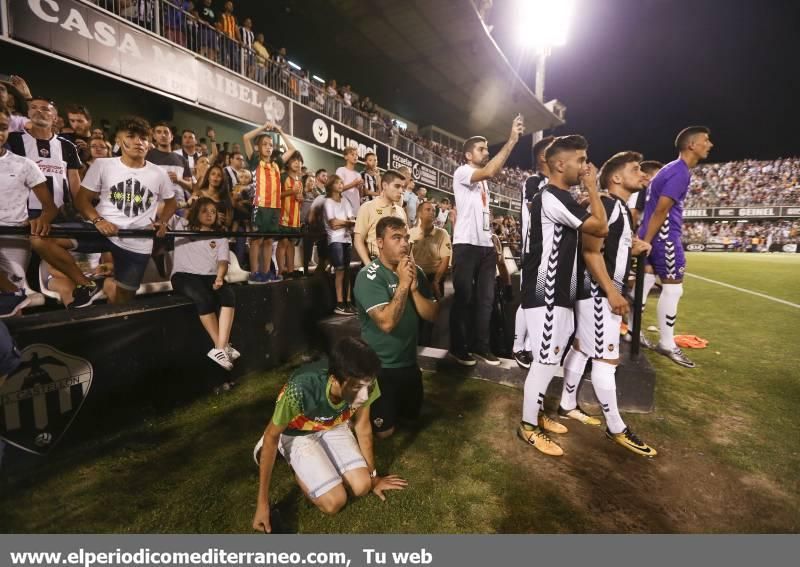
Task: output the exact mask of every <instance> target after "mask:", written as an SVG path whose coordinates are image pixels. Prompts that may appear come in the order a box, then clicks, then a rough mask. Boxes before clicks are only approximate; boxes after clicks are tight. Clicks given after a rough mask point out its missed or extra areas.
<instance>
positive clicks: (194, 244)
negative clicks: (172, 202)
mask: <svg viewBox="0 0 800 567" xmlns="http://www.w3.org/2000/svg"><path fill="white" fill-rule="evenodd" d="M187 228H188V223H187V222H186V219H180V220H179V221H178V222H177V223H176V225H175V229H176V230H187ZM229 261H230V251H229V249H228V239H227V238H203V237H201V236H191V237H189V236H178V237H176V238H175V264H174V265H173V266H172V273H173V274H175V273H177V272H182V273H184V274H197V275H201V276H215V275H216V274H217V262H229Z"/></svg>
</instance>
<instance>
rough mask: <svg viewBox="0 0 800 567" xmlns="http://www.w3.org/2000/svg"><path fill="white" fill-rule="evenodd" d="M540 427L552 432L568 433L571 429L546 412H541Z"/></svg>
mask: <svg viewBox="0 0 800 567" xmlns="http://www.w3.org/2000/svg"><path fill="white" fill-rule="evenodd" d="M539 427H541V428H542V429H544V430H545V431H549V432H550V433H566V432H567V431H569V429H567V427H566V426H565V425H563V424H561V423H559V422H557V421H556V420H555V419H553V418H552V417H550V416H549V415H547V414H546V413H544V412H542V413H540V414H539Z"/></svg>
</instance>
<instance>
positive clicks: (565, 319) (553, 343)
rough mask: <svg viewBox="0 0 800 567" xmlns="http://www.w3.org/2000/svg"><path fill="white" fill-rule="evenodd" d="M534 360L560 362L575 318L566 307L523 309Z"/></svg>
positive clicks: (546, 362)
mask: <svg viewBox="0 0 800 567" xmlns="http://www.w3.org/2000/svg"><path fill="white" fill-rule="evenodd" d="M523 311H524V312H525V322H526V323H527V325H528V337H529V339H530V341H531V352H532V353H533V357H534V360H535V361H536V362H538V363H540V364H561V359H562V358H563V357H564V351H565V350H566V349H567V345H568V344H569V339H570V338H571V337H572V333H573V332H574V331H575V319H574V315H573V313H572V309H569V308H568V307H553V308H552V309H548V308H547V307H534V308H532V309H523Z"/></svg>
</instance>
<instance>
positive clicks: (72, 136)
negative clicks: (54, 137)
mask: <svg viewBox="0 0 800 567" xmlns="http://www.w3.org/2000/svg"><path fill="white" fill-rule="evenodd" d="M59 136H60V137H62V138H64V139H65V140H69V141H70V142H72V143H73V144H75V141H76V140H83V142H84V143H85V144H86V147H85V148H84V149H80V148H78V145H77V144H75V149H77V150H78V157H79V158H80V160H81V161H82V162H83V163H86V162H87V161H90V160H91V159H92V154H91V152H90V151H89V142H90V141H91V138H90V137H88V136H78V135H77V134H76V133H75V132H68V133H66V134H59Z"/></svg>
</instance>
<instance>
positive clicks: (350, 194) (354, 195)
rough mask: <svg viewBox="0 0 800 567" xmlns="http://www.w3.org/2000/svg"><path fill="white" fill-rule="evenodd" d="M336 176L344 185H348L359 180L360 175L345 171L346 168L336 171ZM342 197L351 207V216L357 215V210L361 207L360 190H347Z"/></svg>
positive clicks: (353, 170) (355, 172)
mask: <svg viewBox="0 0 800 567" xmlns="http://www.w3.org/2000/svg"><path fill="white" fill-rule="evenodd" d="M336 175H338V176H339V177H341V178H342V181H344V184H345V185H349V184H350V183H352V182H353V181H356V180H357V179H361V174H360V173H358V172H357V171H356V170H355V169H347V168H346V167H340V168H339V169H337V170H336ZM342 197H343V198H345V199H347V200H348V201H350V206H351V207H353V214H354V215H358V208H359V207H360V206H361V189H359V188H358V186H356V187H353V188H352V189H348V190H347V191H344V192H342Z"/></svg>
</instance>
